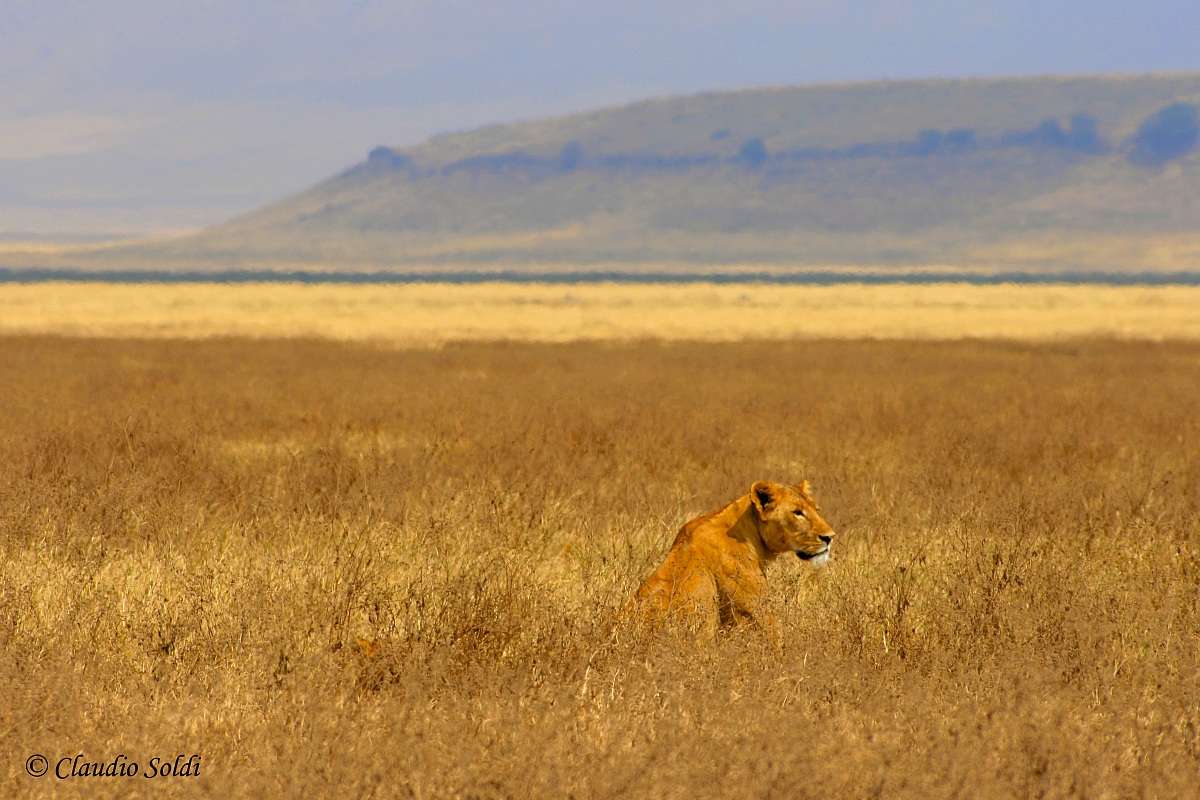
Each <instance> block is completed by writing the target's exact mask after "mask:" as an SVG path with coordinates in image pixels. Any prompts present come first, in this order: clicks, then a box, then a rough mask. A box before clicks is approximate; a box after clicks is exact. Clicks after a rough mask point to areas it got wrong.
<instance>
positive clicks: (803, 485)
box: [796, 480, 813, 500]
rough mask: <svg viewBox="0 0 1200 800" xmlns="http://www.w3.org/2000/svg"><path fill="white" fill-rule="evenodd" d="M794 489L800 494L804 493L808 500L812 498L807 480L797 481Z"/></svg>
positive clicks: (810, 487)
mask: <svg viewBox="0 0 1200 800" xmlns="http://www.w3.org/2000/svg"><path fill="white" fill-rule="evenodd" d="M796 489H797V490H799V492H800V494H802V495H804V496H805V497H807V498H808V499H809V500H812V499H813V496H812V486H811V485H810V484H809V482H808V481H807V480H804V481H800V482H799V483H797V484H796Z"/></svg>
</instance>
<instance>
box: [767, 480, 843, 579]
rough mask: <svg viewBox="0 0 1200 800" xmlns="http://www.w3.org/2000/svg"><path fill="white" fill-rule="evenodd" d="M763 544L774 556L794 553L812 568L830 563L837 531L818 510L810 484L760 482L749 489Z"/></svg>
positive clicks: (806, 482)
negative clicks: (830, 554)
mask: <svg viewBox="0 0 1200 800" xmlns="http://www.w3.org/2000/svg"><path fill="white" fill-rule="evenodd" d="M750 500H751V502H752V503H753V504H754V513H755V514H756V515H757V516H758V520H759V525H758V529H759V533H760V534H761V536H762V540H763V544H765V545H766V546H767V549H768V550H770V551H771V552H772V553H795V554H796V555H797V556H799V557H800V558H801V559H803V560H804V561H807V562H808V563H810V564H812V565H813V566H817V567H823V566H825V565H826V564H827V563H829V544H830V542H832V541H833V537H834V535H835V534H834V530H833V528H831V527H830V526H829V523H827V522H826V521H825V519H824V518H823V517H822V516H821V514H820V512H819V511H818V510H817V504H816V502H815V501H814V500H813V497H812V491H811V488H810V487H809V485H808V481H801V482H800V483H799V484H798V485H796V486H786V485H784V484H782V483H771V482H769V481H759V482H758V483H756V484H754V485H753V486H751V487H750Z"/></svg>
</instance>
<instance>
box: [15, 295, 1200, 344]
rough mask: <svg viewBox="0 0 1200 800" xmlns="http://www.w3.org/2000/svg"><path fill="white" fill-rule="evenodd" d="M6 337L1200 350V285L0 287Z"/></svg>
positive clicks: (410, 342)
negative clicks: (977, 342)
mask: <svg viewBox="0 0 1200 800" xmlns="http://www.w3.org/2000/svg"><path fill="white" fill-rule="evenodd" d="M0 333H26V334H28V333H40V334H41V333H51V334H62V333H65V334H72V335H78V334H82V335H88V336H123V337H124V336H139V337H144V336H150V337H189V338H203V337H211V336H229V335H234V336H254V337H259V336H271V337H277V336H284V337H290V336H301V337H322V338H333V339H348V340H385V341H392V342H400V343H407V344H413V343H421V344H426V343H431V342H445V341H461V340H495V339H520V340H533V341H577V340H580V339H592V340H606V339H627V340H628V339H640V338H657V339H689V340H708V341H728V340H738V339H746V338H759V339H761V338H772V337H779V338H792V337H808V338H847V339H855V338H862V337H869V338H915V339H926V338H934V339H947V338H960V337H997V336H999V337H1005V338H1012V339H1031V340H1040V339H1060V338H1064V337H1078V336H1097V335H1098V336H1108V337H1118V338H1136V339H1164V338H1187V339H1197V338H1200V287H1179V286H1171V287H1154V288H1147V287H1128V288H1117V287H1103V286H969V285H961V284H953V285H952V284H945V285H926V286H904V285H882V286H861V285H839V286H767V285H762V284H745V285H705V284H686V285H575V286H553V285H518V284H482V285H465V286H454V285H446V284H424V285H372V286H346V285H328V284H326V285H308V286H305V285H294V284H262V285H220V284H196V285H133V286H129V285H114V284H70V283H66V284H29V285H19V284H0Z"/></svg>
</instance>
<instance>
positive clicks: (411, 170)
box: [344, 103, 1200, 179]
mask: <svg viewBox="0 0 1200 800" xmlns="http://www.w3.org/2000/svg"><path fill="white" fill-rule="evenodd" d="M732 136H733V133H732V132H731V131H730V130H729V129H727V128H721V129H718V130H715V131H713V133H712V136H711V137H710V139H711V140H712V141H721V140H724V139H728V138H731V137H732ZM1198 144H1200V113H1198V110H1197V107H1196V106H1195V105H1194V104H1191V103H1174V104H1172V105H1169V106H1167V107H1165V108H1163V109H1161V110H1159V111H1157V112H1155V113H1154V114H1151V115H1150V116H1149V117H1147V118H1146V119H1145V121H1143V122H1142V124H1141V126H1140V127H1139V128H1138V131H1137V133H1136V134H1134V136H1132V137H1131V138H1130V139H1128V140H1127V141H1126V142H1124V143H1123V145H1122V147H1121V151H1122V152H1123V153H1125V154H1126V155H1127V157H1128V158H1129V160H1130V161H1131V162H1133V163H1134V164H1138V165H1141V166H1150V167H1154V166H1161V165H1163V164H1165V163H1167V162H1168V161H1172V160H1174V159H1177V158H1181V157H1183V156H1185V155H1187V154H1189V153H1191V152H1192V151H1193V150H1195V149H1196V147H1197V145H1198ZM1006 148H1031V149H1039V150H1045V151H1057V152H1061V153H1063V154H1064V155H1075V156H1096V155H1103V154H1105V153H1110V152H1112V151H1113V150H1114V147H1113V145H1112V144H1110V143H1109V142H1108V141H1107V140H1106V139H1105V138H1104V137H1103V136H1102V135H1101V134H1100V131H1099V127H1098V125H1097V122H1096V120H1095V118H1093V117H1091V116H1090V115H1088V114H1083V113H1079V114H1075V115H1074V116H1072V117H1071V118H1070V120H1069V121H1068V124H1067V126H1066V127H1063V125H1062V124H1061V123H1060V122H1059V121H1058V120H1056V119H1046V120H1043V121H1042V122H1040V123H1039V124H1037V125H1036V126H1034V127H1033V128H1030V129H1028V130H1015V131H1009V132H1007V133H1003V134H1001V135H1000V136H995V137H984V136H980V135H979V134H978V133H977V132H976V130H975V129H973V128H952V129H949V130H939V129H934V128H929V129H925V130H922V131H920V132H919V133H918V134H917V136H916V138H915V139H913V140H910V141H907V142H862V143H858V144H852V145H849V146H846V147H831V148H803V149H799V150H783V151H779V152H776V153H772V152H771V151H770V150H769V149H768V147H767V145H766V143H765V142H764V141H763V139H762V137H753V138H751V139H748V140H746V141H744V142H743V143H742V144H741V145H740V147H739V148H738V151H737V154H736V155H735V156H733V157H723V156H720V155H717V154H715V153H697V154H695V155H683V156H679V155H672V156H667V155H659V154H654V153H589V152H588V151H586V150H585V149H584V147H583V145H582V144H580V143H579V142H578V141H570V142H567V143H566V144H565V145H563V147H562V149H561V150H560V151H559V152H558V154H557V155H555V156H536V155H531V154H529V153H527V152H525V151H523V150H512V151H509V152H506V153H496V154H490V155H480V156H471V157H468V158H464V159H460V160H458V161H455V162H453V163H451V164H447V165H445V166H443V167H441V168H439V169H436V170H435V169H428V168H426V169H421V168H420V167H419V166H418V165H417V164H416V162H415V161H414V160H413V158H412V157H411V156H408V155H405V154H403V153H398V152H396V151H395V150H391V149H389V148H387V147H377V148H375V149H374V150H372V151H371V152H370V154H369V155H368V157H367V160H366V162H365V163H364V164H360V165H359V166H357V167H354V168H352V169H351V170H349V171H347V173H344V174H345V175H353V174H360V173H376V172H407V173H408V175H409V177H410V178H412V179H418V178H422V177H432V176H434V175H443V176H449V175H453V174H455V173H457V172H493V173H500V172H520V173H522V174H526V175H527V176H529V177H532V178H548V177H552V176H553V175H557V174H562V173H566V172H571V171H574V170H578V169H595V170H610V171H618V170H636V171H682V170H688V169H692V168H695V167H701V166H712V165H719V164H732V165H737V166H741V167H742V168H744V169H746V170H750V171H754V170H761V169H764V168H766V167H769V166H773V165H780V166H783V165H786V164H787V163H789V162H790V163H796V162H802V161H808V160H834V159H856V158H930V157H937V156H953V155H959V154H965V153H973V152H977V151H980V150H995V149H1006Z"/></svg>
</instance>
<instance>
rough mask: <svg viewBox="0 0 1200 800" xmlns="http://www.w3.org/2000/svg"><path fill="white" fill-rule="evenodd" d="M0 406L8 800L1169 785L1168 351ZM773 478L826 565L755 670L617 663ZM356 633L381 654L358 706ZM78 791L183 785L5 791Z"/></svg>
mask: <svg viewBox="0 0 1200 800" xmlns="http://www.w3.org/2000/svg"><path fill="white" fill-rule="evenodd" d="M0 386H3V387H4V390H5V393H4V398H5V399H4V402H3V403H2V404H0V431H2V432H3V433H2V436H0V555H2V557H3V560H2V564H3V566H2V567H0V642H2V647H0V678H2V680H3V685H5V686H7V687H9V691H8V692H6V693H5V694H4V697H3V699H2V700H0V728H2V729H3V730H4V731H5V732H6V736H5V737H4V746H3V750H4V757H3V760H2V762H0V763H3V765H4V769H5V772H4V773H2V776H3V777H2V780H3V782H4V784H3V789H0V791H2V792H3V793H5V794H9V795H24V796H66V797H72V796H79V797H97V796H101V797H103V796H113V797H115V796H128V795H131V794H133V793H134V792H135V791H140V792H151V791H153V792H154V793H156V795H157V794H161V793H164V792H169V793H170V794H171V795H172V796H202V795H218V796H226V797H243V796H246V797H249V796H254V797H258V796H355V797H358V796H373V797H518V796H519V797H529V796H532V797H564V796H568V795H573V796H576V797H611V796H628V797H643V796H662V797H695V796H716V795H719V796H727V797H781V798H782V797H788V798H791V797H807V796H826V797H864V796H884V797H956V796H970V797H1026V796H1035V795H1036V796H1046V797H1075V796H1078V797H1113V796H1132V795H1142V796H1154V797H1170V796H1180V797H1183V796H1189V795H1190V794H1191V793H1192V792H1194V785H1195V783H1194V782H1195V778H1196V776H1197V775H1198V774H1200V710H1198V705H1197V699H1196V698H1197V697H1198V696H1200V636H1198V635H1197V631H1200V513H1198V512H1200V421H1198V420H1200V416H1198V415H1197V413H1196V412H1197V405H1196V403H1197V401H1196V387H1197V386H1200V347H1198V346H1196V345H1192V344H1171V343H1167V344H1158V345H1153V344H1147V343H1116V342H1086V341H1078V342H1070V343H1062V344H1054V345H1026V344H1016V343H1011V342H994V343H982V342H961V343H914V342H836V341H825V342H812V343H807V344H804V343H779V342H775V343H756V342H746V343H737V344H707V345H700V344H694V343H678V344H654V343H643V344H630V345H615V344H563V345H550V344H490V345H489V344H470V345H468V344H463V345H454V346H446V347H442V348H438V349H421V350H396V349H383V348H379V347H375V346H370V345H351V344H334V343H327V342H314V341H303V340H295V341H246V340H211V341H204V342H179V341H134V340H131V341H116V340H83V339H56V338H15V337H9V338H4V339H0ZM800 477H810V478H812V479H813V480H814V482H815V483H816V490H817V492H818V494H819V496H820V497H821V500H822V505H823V508H824V509H825V510H826V512H827V515H828V517H829V520H830V522H831V523H832V524H833V525H834V526H835V527H836V528H837V529H838V531H839V534H840V535H839V538H838V540H837V542H836V547H835V556H834V560H833V563H832V564H831V566H830V568H828V569H826V570H824V571H820V572H814V571H811V570H807V569H805V568H804V567H803V565H801V564H799V563H792V562H793V561H795V560H794V559H792V560H788V561H785V562H783V563H781V564H780V565H777V566H776V567H775V568H774V569H773V570H772V572H771V573H770V575H769V576H768V577H769V580H770V582H771V599H772V603H773V604H774V610H775V613H776V615H777V616H778V617H779V621H780V627H781V629H782V632H783V638H784V651H783V653H782V654H777V653H776V652H775V651H774V650H773V649H772V648H771V647H770V645H769V643H766V642H763V641H761V640H760V639H759V638H757V637H754V636H744V635H740V634H734V635H730V636H726V637H722V638H720V639H719V640H718V642H717V643H716V644H714V645H713V646H711V647H708V648H703V649H700V650H695V649H693V648H689V647H680V646H678V644H677V643H675V642H673V641H670V640H661V641H660V640H650V641H645V640H637V639H636V638H631V637H628V636H624V635H622V632H621V630H620V629H617V630H616V633H615V634H614V629H613V626H612V617H613V613H614V611H615V609H616V608H617V607H618V606H619V605H620V603H621V602H622V601H623V600H624V599H625V598H627V597H628V596H629V594H630V593H631V592H632V591H633V589H634V588H635V587H636V585H637V584H638V582H639V581H640V580H641V579H642V578H643V577H645V575H646V574H647V573H648V571H649V569H651V568H652V567H653V565H654V564H655V563H657V561H658V559H659V558H660V557H661V555H662V553H663V552H664V550H665V548H666V546H667V544H668V543H669V542H670V540H671V538H672V537H673V535H674V533H675V531H676V530H677V529H678V527H679V525H680V524H682V522H683V521H684V520H686V519H687V518H689V517H690V516H692V515H694V514H696V513H698V512H702V511H708V510H712V509H714V508H717V507H719V506H720V505H721V504H723V503H724V502H726V501H728V500H729V499H731V498H732V497H734V496H736V495H737V494H740V493H742V492H745V491H746V490H747V487H748V486H749V485H750V483H751V482H753V481H754V480H757V479H763V478H766V479H790V480H796V479H798V478H800ZM356 635H361V636H365V637H368V638H378V639H382V640H386V641H388V642H390V643H391V647H390V649H389V651H388V653H387V655H386V663H385V664H384V665H383V667H384V668H382V669H380V670H378V672H377V673H376V674H368V673H364V671H363V670H362V669H361V668H360V667H359V664H358V662H357V661H356V660H355V659H354V658H353V657H352V656H351V655H350V648H349V647H347V646H346V645H348V644H350V643H352V642H353V639H354V637H355V636H356ZM78 752H83V753H86V754H87V756H88V757H90V758H96V759H102V760H105V761H107V760H110V759H112V758H114V757H116V756H117V755H118V754H121V753H124V754H127V756H129V757H130V758H131V759H133V760H137V761H139V762H141V763H142V765H143V766H144V765H145V764H146V762H147V761H148V759H149V758H150V757H152V756H156V755H166V756H169V757H174V755H176V754H177V753H188V754H191V753H200V754H201V755H202V757H203V762H202V763H203V771H202V774H201V777H200V778H197V779H183V778H179V779H174V780H173V781H171V782H169V783H170V785H169V787H167V788H164V787H166V783H164V782H163V780H162V779H158V780H157V782H156V783H152V782H150V781H146V780H145V779H139V782H137V783H125V782H121V781H118V780H114V779H103V780H102V779H94V778H93V779H84V778H75V779H70V780H66V781H58V780H56V779H54V778H53V777H51V776H47V777H45V778H42V779H40V780H35V779H33V778H30V777H29V776H27V775H26V774H25V766H24V765H25V762H26V759H27V758H28V757H29V756H30V755H31V754H33V753H41V754H45V755H46V756H47V757H48V758H51V761H52V763H53V761H54V760H55V759H57V758H60V757H62V756H73V755H75V754H76V753H78ZM131 787H132V788H131ZM147 787H149V788H147Z"/></svg>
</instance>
